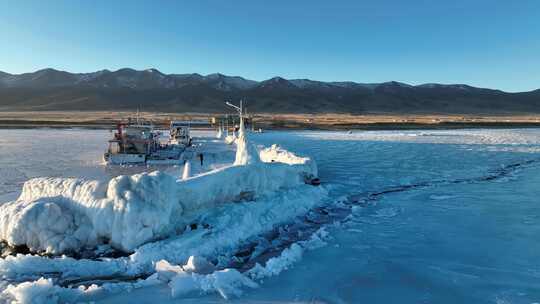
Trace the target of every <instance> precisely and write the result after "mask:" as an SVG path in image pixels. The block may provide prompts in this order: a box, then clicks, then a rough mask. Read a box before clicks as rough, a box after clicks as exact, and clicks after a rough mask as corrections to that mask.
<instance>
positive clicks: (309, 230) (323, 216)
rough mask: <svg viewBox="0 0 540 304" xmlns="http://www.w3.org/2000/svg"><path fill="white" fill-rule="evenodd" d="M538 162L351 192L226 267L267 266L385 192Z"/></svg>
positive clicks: (491, 177) (251, 243)
mask: <svg viewBox="0 0 540 304" xmlns="http://www.w3.org/2000/svg"><path fill="white" fill-rule="evenodd" d="M538 163H540V159H531V160H525V161H522V162H517V163H512V164H509V165H505V166H502V167H500V168H498V169H495V170H492V171H491V172H490V173H488V174H486V175H483V176H478V177H471V178H460V179H449V180H434V181H425V182H419V183H414V184H408V185H398V186H392V187H388V188H386V189H383V190H380V191H373V192H363V193H355V194H350V195H348V196H347V199H345V200H343V201H338V202H336V203H335V204H332V205H327V206H323V207H318V208H315V209H313V210H311V211H310V212H309V213H308V214H306V215H305V216H303V217H300V218H297V220H296V221H295V222H294V223H289V224H286V225H281V226H279V227H276V228H275V229H273V230H272V231H270V232H268V233H266V234H264V235H262V236H260V237H259V238H257V239H256V240H248V241H247V242H246V243H245V244H244V245H243V246H242V247H241V249H240V250H239V251H237V253H236V254H235V255H234V257H233V258H232V260H231V263H230V264H229V265H227V267H232V268H236V269H239V270H240V271H247V270H249V269H251V268H252V267H253V266H255V264H256V263H259V264H262V265H264V264H265V263H266V262H267V261H268V260H269V259H270V258H272V257H275V256H278V255H280V254H281V252H282V251H283V250H284V249H285V248H288V247H289V246H290V245H292V244H293V243H296V242H299V241H305V240H307V239H309V238H310V237H311V236H312V235H313V234H314V233H315V232H316V231H317V230H319V229H320V228H322V227H323V226H326V225H329V224H333V223H336V222H340V223H344V222H347V221H348V217H349V215H350V214H351V213H352V208H353V207H354V206H362V207H365V206H368V205H369V204H370V203H374V202H375V201H376V200H379V199H380V198H381V197H383V196H384V195H387V194H393V193H400V192H406V191H412V190H418V189H424V188H429V187H436V186H442V185H451V184H467V183H481V182H490V181H495V180H498V179H501V178H504V177H507V176H509V175H511V174H512V173H514V172H515V171H517V170H519V169H523V168H526V167H530V166H532V165H537V164H538ZM268 244H272V246H268Z"/></svg>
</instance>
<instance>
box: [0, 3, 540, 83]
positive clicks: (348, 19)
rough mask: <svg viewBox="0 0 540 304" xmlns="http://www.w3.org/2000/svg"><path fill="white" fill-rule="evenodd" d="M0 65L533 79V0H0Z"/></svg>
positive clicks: (417, 79) (537, 6) (19, 69)
mask: <svg viewBox="0 0 540 304" xmlns="http://www.w3.org/2000/svg"><path fill="white" fill-rule="evenodd" d="M0 39H1V40H0V41H1V43H0V70H2V71H6V72H10V73H23V72H29V71H35V70H38V69H42V68H45V67H52V68H56V69H61V70H67V71H70V72H90V71H95V70H100V69H110V70H116V69H118V68H122V67H132V68H135V69H145V68H149V67H154V68H157V69H159V70H161V71H162V72H164V73H192V72H197V73H201V74H208V73H214V72H221V73H224V74H228V75H240V76H244V77H246V78H250V79H255V80H262V79H267V78H270V77H273V76H276V75H280V76H283V77H285V78H310V79H317V80H325V81H329V80H352V81H357V82H382V81H389V80H397V81H403V82H407V83H411V84H420V83H426V82H441V83H467V84H471V85H475V86H481V87H490V88H498V89H503V90H506V91H525V90H532V89H537V88H540V1H539V0H516V1H510V0H478V1H475V0H454V1H435V0H422V1H421V0H408V1H405V0H403V1H397V0H396V1H390V0H370V1H362V0H357V1H354V0H349V1H336V0H332V1H316V0H311V1H292V0H291V1H262V0H261V1H257V0H251V1H232V0H231V1H225V0H222V1H204V0H202V1H201V0H199V1H165V0H163V1H100V0H91V1H89V0H84V1H83V0H66V1H38V0H36V1H24V0H17V1H8V0H0Z"/></svg>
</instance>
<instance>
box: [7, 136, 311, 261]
mask: <svg viewBox="0 0 540 304" xmlns="http://www.w3.org/2000/svg"><path fill="white" fill-rule="evenodd" d="M239 139H240V140H239V141H238V149H237V155H236V160H235V165H231V166H227V167H224V168H220V169H218V170H214V171H211V172H208V173H204V174H201V175H198V176H194V177H190V178H186V179H177V178H176V177H173V176H171V175H168V174H166V173H163V172H159V171H155V172H152V173H142V174H135V175H131V176H118V177H115V178H113V179H111V180H110V181H109V182H100V181H96V180H82V179H74V178H35V179H31V180H29V181H27V182H26V183H25V184H24V186H23V190H22V193H21V195H20V197H19V198H18V199H17V200H15V201H12V202H8V203H5V204H3V205H1V206H0V239H1V240H4V241H6V242H7V243H8V244H10V245H26V246H28V248H29V249H30V250H31V251H33V252H43V251H45V252H48V253H54V254H59V253H64V252H68V251H78V250H80V249H82V248H92V247H95V246H96V245H99V244H103V243H105V244H110V245H111V246H112V247H114V248H116V249H119V250H122V251H126V252H132V251H133V250H134V249H135V248H137V247H138V246H140V245H142V244H144V243H147V242H149V241H153V240H157V239H161V238H166V237H168V236H170V235H172V234H176V233H178V232H181V231H182V230H183V229H184V228H185V227H186V226H187V225H189V224H190V222H189V221H190V214H193V213H194V212H195V211H200V210H204V209H207V208H212V207H214V206H217V205H219V204H222V203H226V202H231V201H238V200H245V199H252V198H257V197H258V196H261V195H265V194H268V193H269V192H273V191H280V190H283V189H287V188H289V189H290V188H293V187H295V186H297V185H300V184H304V183H305V182H306V180H308V179H310V178H313V177H316V176H317V167H316V165H315V163H314V162H313V161H312V160H311V159H310V158H301V157H298V156H296V155H294V154H293V153H291V152H288V151H286V150H283V149H281V148H279V147H278V146H275V145H274V146H272V147H269V148H265V149H262V150H261V151H256V148H255V147H254V146H252V145H251V144H249V143H248V142H247V141H246V139H245V135H244V134H242V132H241V134H240V137H239Z"/></svg>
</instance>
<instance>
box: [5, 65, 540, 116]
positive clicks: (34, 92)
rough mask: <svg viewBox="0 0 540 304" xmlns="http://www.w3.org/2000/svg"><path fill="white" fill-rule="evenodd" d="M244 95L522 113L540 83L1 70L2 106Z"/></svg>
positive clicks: (189, 104)
mask: <svg viewBox="0 0 540 304" xmlns="http://www.w3.org/2000/svg"><path fill="white" fill-rule="evenodd" d="M239 99H244V100H245V101H246V102H247V105H248V108H249V110H250V112H264V113H352V114H367V113H388V114H424V113H425V114H524V113H529V114H532V113H540V89H539V90H534V91H529V92H519V93H508V92H504V91H501V90H494V89H485V88H477V87H473V86H469V85H465V84H437V83H430V84H422V85H415V86H413V85H409V84H406V83H401V82H396V81H390V82H384V83H356V82H323V81H315V80H309V79H284V78H281V77H274V78H271V79H268V80H264V81H254V80H249V79H245V78H242V77H239V76H227V75H223V74H219V73H216V74H209V75H206V76H203V75H200V74H164V73H161V72H160V71H158V70H156V69H147V70H142V71H140V70H134V69H128V68H125V69H120V70H117V71H109V70H101V71H97V72H92V73H69V72H65V71H58V70H55V69H43V70H39V71H36V72H33V73H24V74H17V75H14V74H9V73H5V72H1V71H0V110H1V111H30V110H32V111H39V110H42V111H52V110H55V111H58V110H63V111H67V110H81V111H99V110H103V111H124V110H136V109H141V110H143V111H156V112H208V113H217V112H224V111H227V108H226V106H225V105H224V101H237V100H239Z"/></svg>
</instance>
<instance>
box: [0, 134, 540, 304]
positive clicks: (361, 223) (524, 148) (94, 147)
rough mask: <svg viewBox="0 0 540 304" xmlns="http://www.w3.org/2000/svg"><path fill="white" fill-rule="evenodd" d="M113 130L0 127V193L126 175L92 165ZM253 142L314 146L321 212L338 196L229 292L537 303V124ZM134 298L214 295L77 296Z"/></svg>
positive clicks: (141, 292) (304, 298)
mask: <svg viewBox="0 0 540 304" xmlns="http://www.w3.org/2000/svg"><path fill="white" fill-rule="evenodd" d="M110 135H111V134H110V133H109V132H108V131H102V130H49V129H37V130H0V202H5V201H8V200H11V199H14V198H16V197H17V195H18V194H19V192H20V189H21V186H22V184H23V183H24V182H25V181H26V180H28V179H29V178H33V177H40V176H62V177H68V176H73V177H85V178H92V179H106V178H110V177H111V176H115V175H117V174H126V173H132V171H133V170H134V169H133V168H123V169H122V168H121V169H108V168H106V167H104V166H103V165H102V164H101V155H102V153H103V151H104V150H105V148H106V140H107V139H108V138H109V137H110ZM195 135H197V134H195ZM200 135H208V134H202V133H201V134H200ZM250 140H252V141H254V142H255V143H257V144H263V145H271V144H273V143H278V144H279V145H281V146H283V147H284V148H287V149H289V150H291V151H294V152H299V153H301V154H307V155H310V156H312V157H313V158H314V159H315V160H316V162H317V164H318V167H319V175H320V177H321V180H322V182H323V186H322V187H324V188H325V189H327V190H328V193H329V194H328V196H329V199H328V200H327V202H326V206H327V207H328V210H333V208H334V205H335V206H340V204H343V202H346V203H347V205H346V206H347V208H348V209H347V210H348V211H347V212H346V213H345V214H340V215H337V216H335V217H332V223H330V224H321V226H322V225H326V231H327V232H328V236H327V237H326V238H325V245H324V246H316V247H317V248H313V249H311V250H306V251H304V252H303V253H302V256H301V258H299V259H297V260H296V261H294V262H293V263H291V264H290V266H289V267H288V269H287V270H284V271H282V272H281V273H279V274H277V275H275V276H270V277H268V278H265V279H264V280H262V282H258V283H260V284H259V287H258V288H254V289H251V288H247V289H245V290H244V293H243V295H241V296H239V297H236V298H233V299H232V300H231V301H232V302H245V303H252V302H260V303H267V302H271V303H282V302H295V301H298V302H310V303H312V302H315V303H318V302H322V303H326V302H328V303H396V302H400V303H535V302H540V264H539V262H538V261H539V260H540V244H539V242H538V236H539V235H540V199H539V197H540V187H539V185H540V130H539V129H497V130H487V129H486V130H448V131H426V130H423V131H369V132H365V131H355V132H353V133H352V134H348V133H346V132H316V131H288V132H267V133H262V134H251V135H250ZM231 155H232V154H231ZM231 159H232V156H231ZM137 170H140V168H139V169H137ZM170 170H171V173H173V174H180V168H175V169H170ZM175 170H178V173H176V171H175ZM340 210H343V208H341V209H340ZM0 280H1V278H0ZM6 284H7V283H5V284H2V283H0V290H1V289H2V286H5V285H6ZM134 298H135V299H137V301H136V302H138V303H163V302H167V301H170V302H174V303H184V302H185V303H195V302H221V301H222V300H221V298H220V297H219V295H218V294H216V293H211V294H200V293H194V294H189V295H187V296H186V297H179V298H175V299H171V291H170V289H169V288H168V286H167V285H165V284H163V285H155V286H150V287H144V288H139V289H135V290H132V291H131V292H127V291H126V290H122V291H119V292H109V293H105V294H100V295H99V296H96V297H93V298H92V297H90V298H89V299H87V300H95V301H97V302H103V303H118V302H126V303H127V302H133V299H134Z"/></svg>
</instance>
